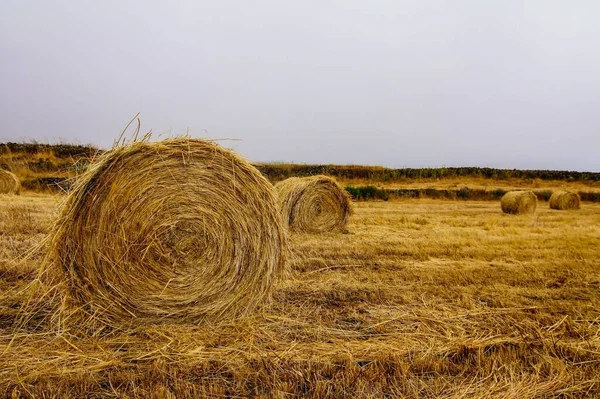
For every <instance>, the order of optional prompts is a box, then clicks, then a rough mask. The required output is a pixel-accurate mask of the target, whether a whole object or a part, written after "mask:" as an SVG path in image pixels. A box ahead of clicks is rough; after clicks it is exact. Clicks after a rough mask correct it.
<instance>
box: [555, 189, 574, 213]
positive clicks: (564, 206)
mask: <svg viewBox="0 0 600 399" xmlns="http://www.w3.org/2000/svg"><path fill="white" fill-rule="evenodd" d="M580 201H581V199H580V198H579V194H577V193H572V192H568V191H554V192H553V193H552V195H551V196H550V208H552V209H560V210H568V209H579V202H580Z"/></svg>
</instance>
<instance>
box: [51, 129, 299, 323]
mask: <svg viewBox="0 0 600 399" xmlns="http://www.w3.org/2000/svg"><path fill="white" fill-rule="evenodd" d="M48 244H49V253H48V256H47V259H46V261H45V264H44V271H43V274H42V280H43V281H46V282H50V283H52V284H56V286H57V287H58V290H59V292H61V295H63V296H64V298H65V301H64V302H65V303H66V305H63V306H62V308H61V310H60V311H59V314H64V315H68V314H70V313H71V312H74V309H77V310H76V311H75V313H76V314H78V315H79V316H82V317H84V318H88V320H92V319H93V321H94V322H95V321H97V320H99V321H100V322H101V323H104V324H110V325H115V324H122V323H130V322H132V323H136V324H139V323H154V322H159V321H161V320H164V319H169V321H171V322H174V321H179V322H186V323H199V322H201V321H202V320H204V319H205V318H207V317H220V316H230V315H237V314H240V313H242V312H246V311H248V310H250V309H252V308H254V307H255V306H257V305H258V304H260V303H261V302H262V301H263V300H264V299H266V298H267V297H268V296H269V294H270V292H271V288H272V286H273V285H274V283H275V281H276V280H277V279H278V278H279V277H280V276H281V275H282V274H283V273H284V271H285V270H284V269H285V256H286V251H287V249H286V233H285V230H284V228H283V223H282V220H281V215H280V214H279V213H278V212H277V199H276V194H275V191H274V189H273V187H272V186H271V184H270V183H269V182H268V181H267V180H266V179H265V178H264V177H262V176H261V175H260V173H259V172H258V171H257V170H256V169H255V168H254V167H253V166H252V165H250V164H249V163H248V162H246V161H245V160H244V159H242V158H241V157H239V156H238V155H236V154H234V153H233V152H231V151H229V150H226V149H224V148H222V147H220V146H219V145H217V144H214V143H211V142H207V141H203V140H195V139H187V138H186V139H183V138H182V139H169V140H165V141H162V142H156V143H149V142H135V143H133V144H129V145H126V146H122V147H117V148H114V149H112V150H111V151H108V152H107V153H105V154H103V155H102V156H101V157H100V158H99V159H98V160H97V161H96V162H95V163H94V164H92V165H91V166H90V168H89V170H88V171H87V172H86V173H85V174H83V175H82V176H81V177H80V178H79V180H78V181H77V182H76V183H75V185H74V187H73V191H72V192H71V193H70V194H69V196H68V198H67V200H66V203H65V205H64V207H63V209H62V212H61V215H60V218H59V220H58V221H57V222H56V224H55V226H54V229H53V231H52V233H51V236H50V238H49V242H48ZM64 317H66V316H62V317H61V318H63V319H64ZM74 319H76V320H81V317H75V318H74Z"/></svg>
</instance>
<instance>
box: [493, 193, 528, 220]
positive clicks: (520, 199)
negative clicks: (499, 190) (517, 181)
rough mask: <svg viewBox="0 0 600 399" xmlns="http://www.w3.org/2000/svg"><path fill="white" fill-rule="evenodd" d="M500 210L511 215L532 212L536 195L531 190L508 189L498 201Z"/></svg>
mask: <svg viewBox="0 0 600 399" xmlns="http://www.w3.org/2000/svg"><path fill="white" fill-rule="evenodd" d="M500 205H501V206H502V212H504V213H510V214H513V215H520V214H526V213H534V212H535V208H536V207H537V197H536V195H535V194H534V193H533V191H509V192H507V193H506V194H504V196H503V197H502V200H501V202H500Z"/></svg>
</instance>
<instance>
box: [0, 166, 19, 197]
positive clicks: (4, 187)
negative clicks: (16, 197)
mask: <svg viewBox="0 0 600 399" xmlns="http://www.w3.org/2000/svg"><path fill="white" fill-rule="evenodd" d="M20 191H21V182H20V181H19V178H18V177H17V176H15V174H14V173H11V172H9V171H6V170H2V169H0V194H19V193H20Z"/></svg>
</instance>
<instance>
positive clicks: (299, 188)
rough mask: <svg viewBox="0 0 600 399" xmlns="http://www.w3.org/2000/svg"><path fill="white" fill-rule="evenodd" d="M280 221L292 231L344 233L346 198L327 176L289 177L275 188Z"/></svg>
mask: <svg viewBox="0 0 600 399" xmlns="http://www.w3.org/2000/svg"><path fill="white" fill-rule="evenodd" d="M275 188H276V189H277V193H278V195H279V207H280V210H281V213H282V215H283V221H284V223H285V224H286V225H287V226H288V228H289V229H290V230H292V231H296V232H305V233H324V232H340V231H344V230H345V228H346V225H347V224H348V219H349V217H350V215H351V213H352V206H351V201H350V196H349V195H348V193H347V192H346V191H345V190H344V189H343V188H342V187H341V186H340V185H339V184H338V183H337V182H336V181H335V180H334V179H333V178H331V177H328V176H322V175H319V176H311V177H303V178H300V177H292V178H289V179H286V180H283V181H281V182H279V183H277V184H276V185H275Z"/></svg>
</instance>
